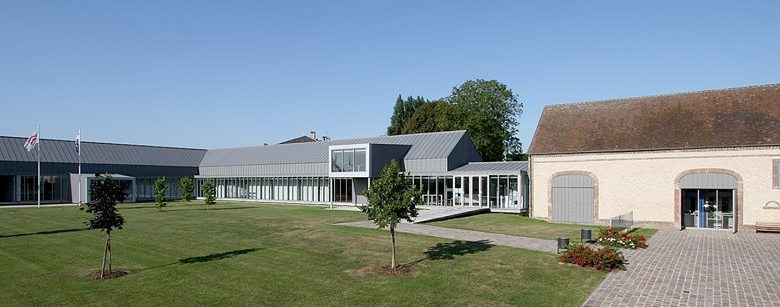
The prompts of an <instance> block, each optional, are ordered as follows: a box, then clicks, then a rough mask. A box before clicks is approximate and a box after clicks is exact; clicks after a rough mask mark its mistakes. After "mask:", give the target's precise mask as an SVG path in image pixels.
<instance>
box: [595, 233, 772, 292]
mask: <svg viewBox="0 0 780 307" xmlns="http://www.w3.org/2000/svg"><path fill="white" fill-rule="evenodd" d="M648 244H649V245H650V247H649V248H648V249H646V250H637V251H632V250H629V251H626V252H625V255H626V259H627V260H628V261H629V264H628V266H627V268H628V270H627V271H620V272H613V273H610V274H609V275H608V276H607V278H606V279H605V280H604V281H603V282H602V284H601V285H600V286H599V287H598V289H596V291H595V292H593V293H592V294H591V296H590V298H588V300H587V301H586V302H585V304H584V306H780V235H779V234H769V233H753V232H749V231H744V232H740V233H737V234H733V233H731V232H727V231H717V230H684V231H674V230H659V231H658V233H657V234H655V235H654V236H653V237H652V238H650V240H649V241H648Z"/></svg>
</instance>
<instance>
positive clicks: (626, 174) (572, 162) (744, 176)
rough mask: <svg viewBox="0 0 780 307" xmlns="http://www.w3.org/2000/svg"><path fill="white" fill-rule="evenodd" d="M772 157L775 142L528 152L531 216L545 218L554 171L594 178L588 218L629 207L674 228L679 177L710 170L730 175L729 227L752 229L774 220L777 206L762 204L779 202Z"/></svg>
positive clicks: (779, 152)
mask: <svg viewBox="0 0 780 307" xmlns="http://www.w3.org/2000/svg"><path fill="white" fill-rule="evenodd" d="M778 159H780V147H775V146H765V147H740V148H718V149H692V150H666V151H661V150H658V151H640V152H618V153H584V154H562V155H533V156H532V157H531V174H530V176H531V197H532V202H531V206H532V207H531V215H532V216H533V217H536V218H541V219H548V218H549V217H550V216H549V214H550V213H549V212H550V207H551V206H552V202H551V198H550V197H551V196H550V189H551V187H550V182H551V180H552V178H553V177H554V176H555V175H556V174H562V173H563V174H565V173H583V174H590V176H592V177H595V182H598V185H597V191H595V193H596V195H598V197H596V198H595V202H596V203H595V204H594V207H595V209H596V211H597V214H596V215H595V216H596V220H595V221H594V223H606V222H607V221H608V220H609V218H610V217H614V216H618V215H621V214H626V213H629V212H631V213H633V218H634V221H638V222H639V223H643V222H644V223H646V224H652V225H654V226H656V227H657V226H662V227H663V226H668V227H676V228H679V227H680V225H681V222H680V215H681V209H680V202H681V197H680V186H679V183H680V179H681V178H682V177H683V176H685V175H687V174H693V173H708V172H711V173H725V174H729V175H731V176H733V177H734V178H735V179H736V181H737V183H738V188H737V191H736V195H735V201H736V202H737V206H736V208H735V218H736V223H735V224H736V226H737V229H735V230H739V229H752V228H753V227H752V226H754V225H755V223H756V222H757V221H759V222H760V221H775V222H777V221H780V210H778V209H774V208H769V207H768V208H764V207H765V204H766V203H767V202H770V201H780V188H778V187H777V186H776V185H777V183H776V182H775V181H776V178H775V176H777V174H776V173H777V172H776V170H775V168H776V165H777V163H776V161H777V160H778ZM743 226H747V227H743Z"/></svg>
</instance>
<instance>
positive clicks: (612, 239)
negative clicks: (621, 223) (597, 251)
mask: <svg viewBox="0 0 780 307" xmlns="http://www.w3.org/2000/svg"><path fill="white" fill-rule="evenodd" d="M645 241H646V238H645V236H637V235H632V234H631V232H630V231H628V230H627V229H616V228H612V227H610V228H607V229H602V230H600V231H599V236H598V238H597V239H596V243H598V244H601V245H604V246H611V247H621V248H630V249H637V248H647V243H645Z"/></svg>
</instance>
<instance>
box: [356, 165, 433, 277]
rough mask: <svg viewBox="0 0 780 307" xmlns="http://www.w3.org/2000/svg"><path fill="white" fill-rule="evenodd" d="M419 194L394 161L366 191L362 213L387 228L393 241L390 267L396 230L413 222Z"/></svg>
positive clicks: (392, 263)
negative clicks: (406, 222)
mask: <svg viewBox="0 0 780 307" xmlns="http://www.w3.org/2000/svg"><path fill="white" fill-rule="evenodd" d="M421 193H422V192H421V191H420V189H418V188H416V187H415V186H414V185H413V184H412V183H411V182H410V181H408V180H406V178H405V177H404V174H403V173H402V172H401V169H400V168H399V167H398V163H397V162H396V161H395V160H392V161H390V163H389V164H388V165H387V166H385V168H384V169H382V175H381V176H380V177H379V178H378V179H376V180H375V181H373V182H372V184H371V187H370V188H368V189H367V190H366V198H367V199H368V205H366V206H363V207H362V208H361V210H363V212H365V213H366V215H368V219H369V220H372V221H374V223H375V224H376V225H377V226H378V227H379V228H389V230H390V239H391V241H392V256H391V262H390V266H391V268H392V269H393V270H395V268H396V262H395V227H396V225H398V223H400V222H401V221H409V222H411V221H412V218H414V217H416V216H417V206H419V205H420V202H421V199H422V194H421Z"/></svg>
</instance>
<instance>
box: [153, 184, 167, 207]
mask: <svg viewBox="0 0 780 307" xmlns="http://www.w3.org/2000/svg"><path fill="white" fill-rule="evenodd" d="M167 192H168V183H167V182H166V181H165V177H157V179H155V180H154V202H155V203H156V204H157V209H159V210H160V211H162V209H163V208H165V206H166V204H165V194H167Z"/></svg>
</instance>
